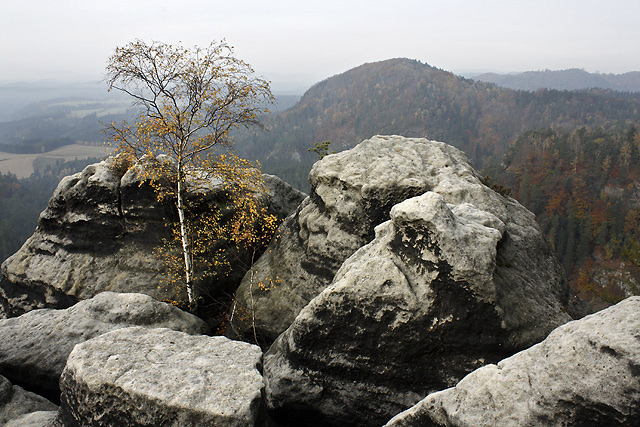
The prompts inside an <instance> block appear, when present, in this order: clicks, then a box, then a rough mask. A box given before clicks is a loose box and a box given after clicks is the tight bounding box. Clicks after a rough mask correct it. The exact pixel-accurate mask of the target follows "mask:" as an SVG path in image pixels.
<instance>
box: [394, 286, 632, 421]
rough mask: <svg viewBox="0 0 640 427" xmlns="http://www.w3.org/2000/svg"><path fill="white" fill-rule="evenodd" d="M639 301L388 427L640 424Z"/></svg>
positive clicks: (488, 370) (576, 326)
mask: <svg viewBox="0 0 640 427" xmlns="http://www.w3.org/2000/svg"><path fill="white" fill-rule="evenodd" d="M638 331H640V297H631V298H629V299H627V300H624V301H622V302H620V303H618V304H617V305H616V306H613V307H610V308H608V309H606V310H604V311H601V312H598V313H596V314H593V315H591V316H588V317H585V318H584V319H581V320H578V321H574V322H570V323H568V324H566V325H563V326H561V327H559V328H557V329H556V330H554V331H553V332H552V333H551V334H550V335H549V336H548V337H547V339H545V340H544V341H543V342H541V343H540V344H537V345H535V346H533V347H531V348H530V349H528V350H525V351H522V352H520V353H518V354H516V355H514V356H512V357H510V358H508V359H505V360H502V361H501V362H499V363H498V364H497V365H487V366H484V367H482V368H480V369H478V370H476V371H474V372H472V373H471V374H469V375H468V376H466V377H465V378H464V379H463V380H462V381H460V383H458V385H456V386H455V387H453V388H450V389H447V390H443V391H440V392H437V393H433V394H431V395H429V396H427V397H426V398H425V399H424V400H422V401H421V402H420V403H418V404H417V405H415V406H414V407H412V408H411V409H409V410H407V411H405V412H403V413H401V414H399V415H397V416H396V417H394V418H393V419H392V420H391V421H390V422H389V423H388V424H387V425H386V426H387V427H414V426H415V427H417V426H420V427H423V426H477V427H483V426H487V427H488V426H540V425H545V426H561V425H562V426H605V425H606V426H623V425H624V426H637V425H640V335H639V334H638Z"/></svg>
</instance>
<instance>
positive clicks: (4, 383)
mask: <svg viewBox="0 0 640 427" xmlns="http://www.w3.org/2000/svg"><path fill="white" fill-rule="evenodd" d="M57 410H58V407H57V406H56V405H54V404H53V403H51V402H49V401H48V400H47V399H45V398H43V397H40V396H38V395H36V394H34V393H31V392H29V391H26V390H24V389H23V388H22V387H19V386H14V385H13V384H11V382H10V381H9V380H8V379H6V378H5V377H3V376H0V425H2V426H12V425H13V426H16V427H17V426H22V427H27V426H29V425H33V426H37V425H39V426H44V425H45V423H46V422H47V421H50V420H52V419H53V418H54V416H55V412H54V411H57Z"/></svg>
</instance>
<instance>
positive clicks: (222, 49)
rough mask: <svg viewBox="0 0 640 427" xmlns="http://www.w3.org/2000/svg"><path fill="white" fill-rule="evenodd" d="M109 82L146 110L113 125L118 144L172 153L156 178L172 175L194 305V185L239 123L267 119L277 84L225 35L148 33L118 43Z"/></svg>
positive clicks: (124, 151) (152, 154) (134, 150)
mask: <svg viewBox="0 0 640 427" xmlns="http://www.w3.org/2000/svg"><path fill="white" fill-rule="evenodd" d="M106 82H107V84H108V86H109V90H118V91H121V92H124V93H126V94H128V95H130V96H131V97H132V98H133V100H134V104H135V105H136V106H137V107H138V108H139V111H140V114H139V116H138V118H137V120H136V121H135V123H133V124H131V125H130V124H128V123H127V122H122V123H112V124H110V125H108V126H107V130H108V133H109V134H110V137H111V142H112V144H113V145H115V146H116V147H115V148H116V151H117V152H119V153H121V155H123V156H124V157H126V158H129V159H140V158H142V157H144V156H147V158H150V159H156V158H157V156H158V155H160V154H163V155H165V156H168V157H169V158H170V159H171V161H170V162H166V161H163V162H155V164H156V165H157V167H156V168H153V169H152V170H153V172H154V173H153V175H154V176H150V177H149V178H150V179H151V180H152V181H154V180H160V179H162V180H164V181H165V186H164V187H163V188H165V190H163V191H164V192H165V194H161V197H162V196H166V195H170V196H172V197H174V198H175V201H176V208H177V212H178V218H179V231H178V233H177V234H178V235H179V239H180V241H181V252H182V260H183V263H184V269H183V272H184V282H185V285H186V292H187V297H188V301H189V308H190V311H192V312H194V311H195V309H196V302H195V294H194V284H193V279H194V266H193V253H192V252H193V248H194V242H193V241H192V240H191V236H190V233H189V231H188V218H187V217H186V215H187V214H188V209H186V208H185V202H186V199H185V196H186V191H187V185H188V184H189V185H193V183H194V182H197V180H198V179H201V178H202V171H203V170H204V171H207V170H211V165H217V166H216V168H217V169H220V164H221V163H220V159H221V158H220V157H218V158H217V159H215V160H214V159H212V156H216V148H219V147H229V146H230V145H231V143H232V139H231V132H232V131H233V130H234V129H237V128H239V127H249V126H262V124H261V122H260V117H261V115H262V114H263V113H266V112H267V110H266V109H265V107H264V105H267V104H268V103H271V102H272V101H273V96H272V94H271V91H270V88H269V83H268V82H267V81H266V80H264V79H261V78H258V77H256V76H255V74H254V71H253V69H252V68H251V66H250V65H249V64H247V63H246V62H244V61H242V60H240V59H237V58H235V57H234V56H233V48H232V47H231V46H229V45H228V44H226V42H224V41H222V42H213V43H211V44H210V45H209V46H208V47H206V48H199V47H194V48H191V49H188V48H185V47H183V46H182V45H180V44H178V45H171V44H165V43H160V42H152V43H151V44H147V43H145V42H143V41H140V40H136V41H134V42H131V43H129V44H127V45H126V46H124V47H117V48H116V49H115V53H114V54H113V55H112V56H111V57H110V58H109V59H108V63H107V67H106ZM222 159H223V161H224V157H222ZM167 165H171V170H167V169H166V168H165V167H166V166H167ZM214 169H215V168H214ZM167 177H169V178H167ZM167 179H169V182H168V185H167V184H166V180H167ZM158 188H160V186H158ZM167 188H168V190H166V189H167Z"/></svg>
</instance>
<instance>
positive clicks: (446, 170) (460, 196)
mask: <svg viewBox="0 0 640 427" xmlns="http://www.w3.org/2000/svg"><path fill="white" fill-rule="evenodd" d="M467 181H469V182H473V183H474V184H475V183H478V182H479V181H478V179H477V177H476V176H475V173H474V172H473V169H472V168H471V166H470V165H469V162H468V160H467V158H466V156H465V155H464V154H463V153H462V152H461V151H459V150H457V149H455V148H453V147H451V146H449V145H447V144H444V143H441V142H434V141H428V140H425V139H411V138H404V137H401V136H375V137H373V138H371V139H369V140H366V141H364V142H362V143H361V144H359V145H358V146H356V147H355V148H353V149H351V150H348V151H345V152H342V153H338V154H332V155H329V156H326V157H324V158H323V159H322V160H321V161H319V162H317V163H316V164H315V165H314V166H313V168H312V169H311V172H310V173H309V182H310V183H311V188H312V190H311V195H310V196H309V197H308V198H307V199H306V200H305V201H304V202H303V203H302V204H301V205H300V207H299V208H298V210H297V211H296V212H295V213H294V214H292V215H291V216H289V217H288V218H287V219H286V220H285V222H284V223H283V224H282V226H281V227H280V229H279V231H278V237H277V239H274V240H273V241H272V243H271V246H270V247H269V250H268V251H267V252H266V253H265V254H264V255H263V256H262V257H261V258H260V259H259V260H258V262H257V263H256V264H255V265H254V267H253V268H252V270H251V271H249V272H248V273H247V274H246V275H245V277H244V279H243V281H242V284H241V285H240V288H239V289H238V291H237V292H236V298H237V307H236V311H235V312H234V317H233V320H234V321H233V322H232V323H231V326H232V327H231V328H229V329H228V331H229V336H232V337H238V336H239V337H245V338H248V339H250V337H251V335H252V331H251V329H252V327H253V326H254V325H255V327H256V330H257V332H258V335H260V337H261V339H262V342H263V343H270V342H272V341H273V340H274V339H275V338H276V337H277V336H278V335H279V334H280V333H282V332H283V331H284V330H285V329H286V328H287V327H288V326H289V325H290V324H291V322H292V321H293V319H294V318H295V317H296V315H297V314H298V313H299V312H300V310H301V309H302V308H303V307H304V306H305V305H307V304H308V303H309V301H310V300H311V299H312V298H313V297H315V296H316V295H318V294H319V293H320V291H322V289H324V288H325V287H326V286H327V285H329V283H331V280H332V279H333V276H334V275H335V273H336V272H337V271H338V269H339V268H340V266H341V265H342V263H343V262H344V260H345V259H347V258H348V257H349V256H351V254H353V253H354V252H355V251H356V250H357V249H359V248H360V247H361V246H363V245H364V244H366V243H368V242H369V241H371V240H372V239H373V237H374V228H375V226H376V225H378V224H380V223H381V222H384V221H386V220H388V219H389V211H390V210H391V207H392V206H393V205H395V204H397V203H399V202H401V201H403V200H405V199H407V198H410V197H413V196H417V195H420V194H422V193H424V192H425V191H429V190H433V191H437V192H439V193H441V194H443V195H446V197H447V202H451V203H452V202H460V201H464V200H466V199H469V200H471V199H472V198H473V197H474V196H472V195H467V194H466V191H467V188H466V187H464V186H463V187H461V186H460V185H459V184H456V185H457V186H456V187H452V188H450V184H451V183H455V182H467ZM478 188H480V187H478ZM483 191H485V190H478V191H477V192H479V193H482V192H483Z"/></svg>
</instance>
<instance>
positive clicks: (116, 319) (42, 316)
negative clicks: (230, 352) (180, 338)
mask: <svg viewBox="0 0 640 427" xmlns="http://www.w3.org/2000/svg"><path fill="white" fill-rule="evenodd" d="M130 326H145V327H148V328H170V329H175V330H178V331H183V332H186V333H189V334H204V333H207V332H208V327H207V325H206V324H205V323H204V321H202V320H201V319H199V318H197V317H196V316H193V315H191V314H189V313H185V312H184V311H182V310H180V309H178V308H176V307H173V306H171V305H169V304H166V303H162V302H159V301H156V300H154V299H153V298H151V297H150V296H147V295H143V294H118V293H113V292H103V293H101V294H99V295H97V296H95V297H93V298H91V299H88V300H84V301H81V302H79V303H77V304H76V305H74V306H73V307H71V308H68V309H65V310H54V309H40V310H33V311H30V312H29V313H26V314H23V315H22V316H19V317H14V318H10V319H3V320H0V336H1V337H2V340H0V374H2V375H5V376H6V377H8V378H10V379H11V380H12V381H13V382H14V383H17V384H20V385H23V386H25V387H27V388H29V389H30V390H37V391H38V392H39V393H40V394H42V395H45V396H50V397H51V398H52V399H53V398H55V399H57V396H58V395H59V388H58V382H59V380H60V375H61V374H62V370H63V369H64V365H65V363H66V361H67V358H68V356H69V354H70V353H71V351H72V350H73V347H74V346H75V345H76V344H78V343H81V342H84V341H87V340H89V339H91V338H93V337H97V336H99V335H102V334H104V333H106V332H109V331H113V330H115V329H121V328H126V327H130Z"/></svg>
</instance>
